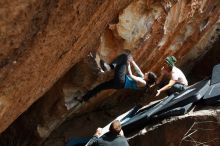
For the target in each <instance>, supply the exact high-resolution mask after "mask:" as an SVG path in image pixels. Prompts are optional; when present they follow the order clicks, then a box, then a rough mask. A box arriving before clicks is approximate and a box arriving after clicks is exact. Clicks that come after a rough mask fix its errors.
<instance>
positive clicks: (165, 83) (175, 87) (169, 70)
mask: <svg viewBox="0 0 220 146" xmlns="http://www.w3.org/2000/svg"><path fill="white" fill-rule="evenodd" d="M176 61H177V60H176V58H175V57H174V56H168V57H166V59H165V63H164V66H163V67H162V69H161V76H160V77H159V78H158V80H157V85H158V86H159V88H160V89H159V90H157V94H156V96H159V95H160V93H161V92H163V91H166V92H167V95H171V94H173V93H175V92H181V91H183V90H185V89H186V87H187V86H188V81H187V79H186V77H185V75H184V74H183V72H182V71H181V70H180V69H179V68H177V67H176V66H175V63H176Z"/></svg>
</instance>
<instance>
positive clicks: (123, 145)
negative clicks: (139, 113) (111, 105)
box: [87, 120, 129, 146]
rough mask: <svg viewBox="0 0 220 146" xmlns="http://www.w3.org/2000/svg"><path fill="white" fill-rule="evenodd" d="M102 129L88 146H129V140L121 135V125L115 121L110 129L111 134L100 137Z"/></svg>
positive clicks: (99, 129) (97, 131) (98, 130)
mask: <svg viewBox="0 0 220 146" xmlns="http://www.w3.org/2000/svg"><path fill="white" fill-rule="evenodd" d="M101 133H102V129H101V128H98V129H97V130H96V133H95V134H94V136H93V137H92V139H91V140H90V141H89V143H88V144H87V146H129V144H128V141H127V139H126V138H125V137H124V136H123V135H122V134H121V133H123V131H122V129H121V123H120V122H119V121H118V120H115V121H113V122H112V123H111V125H110V127H109V132H107V133H106V134H104V135H103V136H101V137H100V135H101Z"/></svg>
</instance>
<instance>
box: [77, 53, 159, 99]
mask: <svg viewBox="0 0 220 146" xmlns="http://www.w3.org/2000/svg"><path fill="white" fill-rule="evenodd" d="M101 63H102V64H101V67H102V68H103V70H104V71H107V70H113V69H114V70H115V75H114V78H113V79H111V80H109V81H106V82H104V83H101V84H99V85H98V86H96V87H95V88H94V89H92V90H90V91H88V92H87V93H86V94H85V95H84V96H81V97H75V100H77V101H79V102H82V101H87V100H89V99H90V98H91V97H92V96H94V95H96V94H97V93H98V92H100V91H102V90H106V89H122V88H125V89H132V90H141V89H148V88H149V87H150V86H152V85H154V84H155V82H156V78H157V76H156V75H155V74H154V73H153V72H148V73H145V74H143V73H142V71H141V70H140V68H139V67H138V66H137V64H136V63H135V61H134V60H133V58H132V56H131V54H130V52H129V53H123V54H121V55H119V56H118V57H117V58H116V59H115V60H114V61H113V62H112V63H111V64H107V63H106V62H104V61H102V62H101ZM131 65H132V66H133V67H134V69H135V72H136V73H137V74H138V76H136V75H133V73H132V71H131Z"/></svg>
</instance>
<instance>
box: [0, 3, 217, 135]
mask: <svg viewBox="0 0 220 146" xmlns="http://www.w3.org/2000/svg"><path fill="white" fill-rule="evenodd" d="M0 4H1V9H0V10H1V13H0V33H1V34H0V66H1V70H0V118H1V120H0V132H2V131H4V130H5V129H6V128H7V127H8V126H9V125H10V124H11V123H12V122H13V121H14V120H15V119H16V118H17V117H18V116H19V115H20V114H22V113H23V112H24V111H25V110H27V109H28V108H29V107H30V106H31V105H32V104H33V103H34V102H35V101H37V100H38V99H39V98H40V97H42V96H43V95H44V98H43V99H42V101H41V103H38V104H39V105H41V106H40V107H43V108H42V109H41V110H42V113H44V114H43V115H44V116H42V114H39V113H38V114H39V117H41V116H42V117H41V118H42V119H43V120H42V122H41V126H38V127H37V128H36V130H37V131H38V134H39V135H40V137H47V136H48V135H49V133H50V132H51V131H53V130H54V129H55V128H56V127H57V126H59V125H60V124H61V123H62V122H63V121H64V120H65V118H66V117H68V116H69V115H70V114H71V113H72V112H73V111H72V112H71V111H67V110H66V107H65V106H64V101H68V100H71V99H72V98H73V97H74V96H80V95H83V94H84V93H85V92H86V91H87V90H89V89H91V88H93V87H94V86H95V85H97V84H98V83H100V82H101V81H103V80H105V78H109V77H108V76H107V77H106V76H105V75H100V70H99V69H98V65H97V64H96V62H98V61H99V60H100V58H101V59H104V60H106V61H107V62H110V61H111V60H112V59H113V58H114V57H116V56H117V55H118V54H119V53H120V52H121V51H122V50H123V49H129V50H131V52H132V54H133V57H134V59H135V60H136V61H137V63H138V64H139V65H140V67H141V69H142V70H143V71H148V70H153V71H155V72H157V73H159V70H160V68H161V66H162V63H163V60H164V58H165V57H166V56H167V55H175V56H176V57H177V59H178V65H179V66H183V67H185V68H186V69H187V70H186V71H189V70H190V69H191V67H192V66H193V62H192V61H191V60H193V59H195V58H198V57H200V56H202V55H203V54H204V53H205V52H206V50H207V47H208V46H209V45H210V44H212V41H211V40H212V39H213V40H215V37H216V36H217V35H218V33H217V32H216V29H217V28H218V27H219V22H218V21H219V16H220V1H219V0H213V1H207V0H192V1H185V0H180V1H173V0H161V1H156V0H155V1H154V0H137V1H133V2H132V3H131V0H129V1H128V0H111V1H101V0H98V1H97V0H89V1H84V0H83V1H64V0H57V1H49V2H48V1H36V0H32V1H30V0H29V1H25V0H23V1H15V0H12V1H10V2H7V1H6V0H3V1H2V2H0ZM90 52H92V53H90ZM89 54H93V55H92V56H93V57H92V58H91V57H88V55H89ZM68 71H69V72H68ZM67 72H68V73H67ZM65 73H67V74H65ZM100 76H101V77H103V76H104V77H103V78H101V77H100ZM52 87H53V88H52ZM46 92H47V94H45V93H46ZM113 93H114V92H112V91H107V92H103V93H101V94H99V95H98V96H97V98H95V99H94V100H93V101H92V102H91V103H89V104H87V105H86V106H84V107H82V109H81V111H80V112H85V111H89V110H91V109H94V108H95V106H96V105H97V104H98V103H101V102H102V101H104V100H105V99H106V98H108V97H109V96H111V95H112V94H113ZM117 95H118V96H120V93H118V94H117ZM116 97H117V96H116ZM54 109H55V110H54ZM51 110H52V111H53V112H52V114H51ZM33 111H35V110H33ZM80 112H78V113H77V114H79V113H80ZM38 114H37V115H38ZM45 127H46V128H45Z"/></svg>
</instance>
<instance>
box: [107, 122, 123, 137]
mask: <svg viewBox="0 0 220 146" xmlns="http://www.w3.org/2000/svg"><path fill="white" fill-rule="evenodd" d="M109 131H110V132H112V133H115V134H119V133H120V131H121V123H120V121H119V120H115V121H113V122H112V123H111V125H110V127H109Z"/></svg>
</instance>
